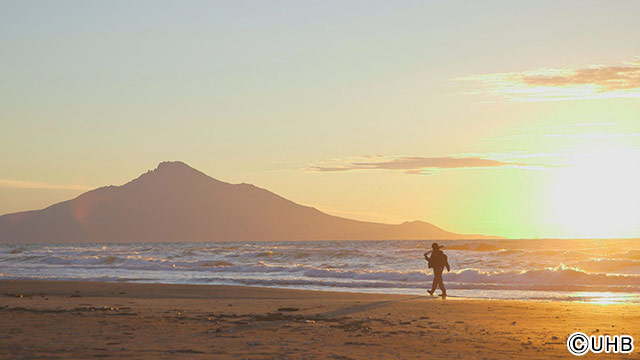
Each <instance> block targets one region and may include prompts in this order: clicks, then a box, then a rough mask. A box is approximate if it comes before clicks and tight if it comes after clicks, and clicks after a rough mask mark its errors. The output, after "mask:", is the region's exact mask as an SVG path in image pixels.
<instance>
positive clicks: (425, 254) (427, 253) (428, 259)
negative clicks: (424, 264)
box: [424, 250, 432, 261]
mask: <svg viewBox="0 0 640 360" xmlns="http://www.w3.org/2000/svg"><path fill="white" fill-rule="evenodd" d="M431 253H432V251H431V250H429V251H427V252H426V253H424V259H425V260H427V261H430V260H431V258H430V257H429V255H431Z"/></svg>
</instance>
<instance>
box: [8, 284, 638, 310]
mask: <svg viewBox="0 0 640 360" xmlns="http://www.w3.org/2000/svg"><path fill="white" fill-rule="evenodd" d="M22 281H24V282H62V283H95V284H149V285H175V286H213V287H231V288H255V289H274V290H290V291H303V292H304V291H312V292H322V293H332V294H333V293H337V294H360V295H369V296H373V295H383V296H387V295H391V296H426V297H429V296H428V295H427V294H425V293H426V291H427V289H428V288H429V287H430V285H431V283H430V282H428V283H425V288H424V289H423V290H420V292H419V293H417V292H412V291H407V292H382V291H377V290H376V289H375V288H353V289H354V290H351V289H350V288H339V287H336V288H335V289H322V288H320V289H313V288H297V287H284V286H283V287H279V286H263V285H238V284H195V283H194V284H186V283H171V282H155V281H146V279H122V280H111V279H110V280H104V281H98V280H86V279H30V278H19V279H7V278H0V284H2V283H3V282H22ZM445 285H446V283H445ZM356 290H359V291H356ZM589 290H590V291H589ZM608 290H609V291H603V290H596V289H584V290H551V289H542V288H541V289H503V288H499V287H498V288H491V287H488V288H459V287H448V288H447V292H448V293H449V295H448V296H447V299H449V300H456V301H458V300H470V301H474V300H478V301H524V302H568V303H587V304H591V303H607V304H613V303H616V304H627V305H640V293H638V292H632V291H621V290H615V289H608ZM460 291H462V292H467V293H468V292H478V293H482V292H485V293H486V292H495V293H497V294H503V295H504V294H510V293H531V294H538V295H540V296H542V294H546V295H547V297H532V298H527V297H508V296H503V297H491V296H485V297H482V296H479V295H478V294H476V295H475V296H464V295H462V296H461V295H459V292H460ZM439 293H440V289H437V290H436V294H439ZM456 293H458V294H456ZM550 295H556V296H555V297H554V296H550ZM434 298H438V296H434ZM625 298H626V299H625Z"/></svg>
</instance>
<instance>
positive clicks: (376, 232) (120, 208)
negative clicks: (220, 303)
mask: <svg viewBox="0 0 640 360" xmlns="http://www.w3.org/2000/svg"><path fill="white" fill-rule="evenodd" d="M470 238H486V237H485V236H481V235H460V234H454V233H451V232H448V231H445V230H443V229H441V228H439V227H437V226H435V225H432V224H429V223H426V222H422V221H413V222H405V223H402V224H397V225H391V224H381V223H374V222H364V221H356V220H350V219H345V218H341V217H337V216H332V215H329V214H326V213H323V212H321V211H319V210H317V209H315V208H312V207H308V206H302V205H299V204H296V203H294V202H292V201H290V200H287V199H285V198H283V197H281V196H278V195H276V194H274V193H272V192H270V191H268V190H265V189H261V188H259V187H256V186H253V185H250V184H229V183H225V182H222V181H219V180H216V179H214V178H212V177H209V176H207V175H206V174H204V173H202V172H200V171H198V170H196V169H193V168H191V167H189V166H188V165H186V164H185V163H183V162H177V161H176V162H163V163H160V164H159V165H158V167H157V168H156V169H155V170H151V171H148V172H147V173H145V174H143V175H141V176H140V177H138V178H137V179H135V180H132V181H130V182H128V183H126V184H124V185H122V186H106V187H101V188H98V189H95V190H91V191H88V192H86V193H84V194H82V195H80V196H78V197H76V198H75V199H72V200H68V201H64V202H61V203H58V204H55V205H52V206H49V207H47V208H45V209H42V210H34V211H25V212H19V213H14V214H7V215H3V216H0V242H4V243H99V242H116V243H125V242H170V241H293V240H387V239H470Z"/></svg>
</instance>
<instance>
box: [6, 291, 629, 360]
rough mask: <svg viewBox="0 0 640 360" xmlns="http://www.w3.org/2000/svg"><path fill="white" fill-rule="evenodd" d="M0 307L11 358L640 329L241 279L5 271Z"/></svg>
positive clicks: (414, 351) (585, 310)
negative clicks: (234, 282) (173, 280)
mask: <svg viewBox="0 0 640 360" xmlns="http://www.w3.org/2000/svg"><path fill="white" fill-rule="evenodd" d="M452 300H453V301H452ZM0 317H1V318H2V322H0V353H2V354H9V357H8V358H23V357H45V358H65V359H66V358H82V359H84V358H93V357H106V358H111V357H113V358H131V359H157V358H201V359H228V358H236V357H237V358H240V359H245V358H248V359H274V358H277V359H282V358H288V359H298V358H305V359H326V358H331V357H332V358H334V359H363V358H380V359H395V358H406V359H416V358H431V357H442V358H512V359H531V358H558V359H560V358H567V357H570V356H571V355H570V354H569V353H568V351H567V349H566V344H565V341H566V338H567V336H568V335H569V334H571V333H573V332H575V331H583V332H585V333H587V334H593V333H598V334H611V335H615V334H629V335H632V336H635V337H638V336H640V307H638V306H636V305H634V304H612V305H600V304H586V303H573V302H548V301H522V300H482V299H460V298H455V299H453V298H452V299H446V300H442V299H438V298H430V297H427V296H414V295H391V294H364V293H348V292H327V291H315V290H293V289H275V288H260V287H242V286H231V285H174V284H147V283H125V282H116V283H111V282H109V283H107V282H84V281H55V280H53V281H52V280H0ZM596 330H597V331H596ZM600 355H602V356H605V357H607V356H612V357H613V356H617V355H616V354H600Z"/></svg>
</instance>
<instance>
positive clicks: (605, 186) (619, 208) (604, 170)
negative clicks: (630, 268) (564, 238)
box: [553, 144, 640, 238]
mask: <svg viewBox="0 0 640 360" xmlns="http://www.w3.org/2000/svg"><path fill="white" fill-rule="evenodd" d="M639 165H640V153H639V151H638V150H637V149H635V148H631V147H624V146H621V145H616V144H608V145H602V146H599V147H597V148H592V149H591V150H589V151H587V152H583V153H580V154H578V155H576V156H574V157H572V158H571V159H569V166H567V167H564V168H562V169H559V170H558V173H557V179H556V181H555V188H554V191H553V211H554V218H555V220H556V221H557V222H558V224H559V226H560V227H561V228H562V230H563V231H564V232H565V233H566V234H567V235H568V236H571V237H588V238H597V237H602V238H604V237H632V236H637V234H638V230H639V229H638V227H639V222H640V221H639V220H640V186H639V185H638V184H640V166H639Z"/></svg>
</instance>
